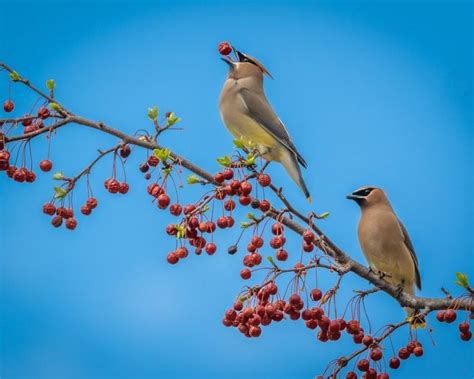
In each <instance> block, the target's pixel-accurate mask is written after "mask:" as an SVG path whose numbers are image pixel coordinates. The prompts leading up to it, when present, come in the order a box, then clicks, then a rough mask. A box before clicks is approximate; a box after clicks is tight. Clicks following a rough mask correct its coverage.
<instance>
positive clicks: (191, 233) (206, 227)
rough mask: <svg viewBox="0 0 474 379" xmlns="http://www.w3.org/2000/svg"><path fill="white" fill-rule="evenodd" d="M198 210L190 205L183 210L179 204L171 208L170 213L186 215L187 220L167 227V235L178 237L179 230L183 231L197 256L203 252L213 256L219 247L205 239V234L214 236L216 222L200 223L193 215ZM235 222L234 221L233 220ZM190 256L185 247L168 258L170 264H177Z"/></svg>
mask: <svg viewBox="0 0 474 379" xmlns="http://www.w3.org/2000/svg"><path fill="white" fill-rule="evenodd" d="M195 210H196V206H195V205H194V204H188V205H186V206H185V207H184V209H182V208H181V206H180V205H179V204H173V205H171V206H170V212H172V214H174V215H176V216H178V215H179V214H181V212H183V213H184V215H185V218H184V220H183V223H182V224H169V225H168V226H167V227H166V233H167V234H168V235H171V236H175V235H177V233H178V231H179V230H183V233H184V234H183V236H182V237H183V238H186V240H187V241H188V242H189V244H190V245H191V246H193V247H194V248H195V253H196V255H200V254H201V253H202V250H203V249H204V251H205V252H206V253H207V254H208V255H213V254H214V253H215V252H216V251H217V245H216V244H215V243H213V242H208V241H207V240H206V239H205V238H204V233H208V234H212V233H214V232H215V231H216V228H217V226H216V223H215V222H214V221H210V220H209V221H205V220H201V221H199V218H198V217H197V216H194V215H193V212H194V211H195ZM232 221H233V219H232ZM187 256H188V250H187V249H186V248H185V247H180V248H178V249H176V251H172V252H171V253H169V254H168V256H167V261H168V263H171V264H175V263H178V261H179V260H180V259H182V258H186V257H187Z"/></svg>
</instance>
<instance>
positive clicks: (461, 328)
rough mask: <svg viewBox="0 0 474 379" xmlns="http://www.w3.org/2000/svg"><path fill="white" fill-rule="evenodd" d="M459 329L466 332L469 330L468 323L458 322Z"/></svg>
mask: <svg viewBox="0 0 474 379" xmlns="http://www.w3.org/2000/svg"><path fill="white" fill-rule="evenodd" d="M459 331H460V332H461V333H467V332H468V331H469V323H468V322H466V321H464V322H461V323H460V324H459Z"/></svg>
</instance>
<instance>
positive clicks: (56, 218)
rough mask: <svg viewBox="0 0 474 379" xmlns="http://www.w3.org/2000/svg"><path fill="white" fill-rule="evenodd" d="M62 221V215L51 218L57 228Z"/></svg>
mask: <svg viewBox="0 0 474 379" xmlns="http://www.w3.org/2000/svg"><path fill="white" fill-rule="evenodd" d="M62 223H63V218H62V217H61V216H54V217H53V218H52V219H51V224H52V225H53V226H54V227H55V228H59V227H60V226H61V224H62Z"/></svg>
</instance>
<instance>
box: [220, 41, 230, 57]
mask: <svg viewBox="0 0 474 379" xmlns="http://www.w3.org/2000/svg"><path fill="white" fill-rule="evenodd" d="M217 50H219V54H221V55H229V54H230V53H231V52H232V47H231V46H230V44H229V42H227V41H224V42H221V43H220V44H219V46H218V47H217Z"/></svg>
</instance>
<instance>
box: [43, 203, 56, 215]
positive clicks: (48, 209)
mask: <svg viewBox="0 0 474 379" xmlns="http://www.w3.org/2000/svg"><path fill="white" fill-rule="evenodd" d="M43 213H45V214H47V215H50V216H52V215H54V214H55V213H56V207H55V206H54V204H52V203H46V204H45V205H43Z"/></svg>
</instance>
